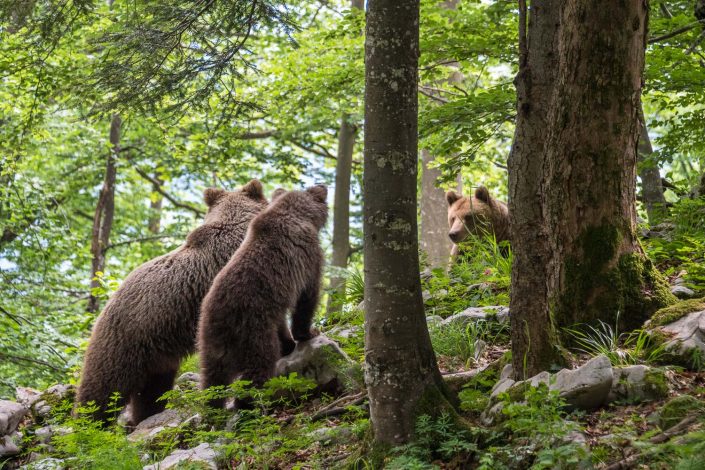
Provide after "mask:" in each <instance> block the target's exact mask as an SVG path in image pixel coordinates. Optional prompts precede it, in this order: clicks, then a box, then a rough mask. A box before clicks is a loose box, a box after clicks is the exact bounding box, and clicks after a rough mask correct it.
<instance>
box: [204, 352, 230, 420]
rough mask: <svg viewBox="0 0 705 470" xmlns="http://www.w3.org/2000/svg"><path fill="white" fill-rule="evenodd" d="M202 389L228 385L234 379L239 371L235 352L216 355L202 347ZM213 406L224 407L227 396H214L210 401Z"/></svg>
mask: <svg viewBox="0 0 705 470" xmlns="http://www.w3.org/2000/svg"><path fill="white" fill-rule="evenodd" d="M200 354H201V372H200V374H201V389H202V390H206V389H207V388H210V387H216V386H227V385H230V383H231V382H232V381H233V377H234V375H235V373H236V371H237V362H236V358H235V357H233V356H234V355H233V354H228V353H226V354H224V355H222V356H216V355H214V354H210V351H208V350H206V349H205V348H202V349H201V353H200ZM208 404H209V405H210V406H212V407H213V408H223V407H224V406H225V398H213V399H211V400H209V401H208Z"/></svg>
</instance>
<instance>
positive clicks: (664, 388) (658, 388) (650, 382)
mask: <svg viewBox="0 0 705 470" xmlns="http://www.w3.org/2000/svg"><path fill="white" fill-rule="evenodd" d="M644 384H645V385H646V387H647V389H648V391H649V392H650V395H651V396H652V397H654V398H655V399H658V398H666V397H667V396H668V392H669V389H668V383H666V375H665V374H664V373H663V371H662V370H658V369H651V370H649V371H647V372H646V374H645V375H644Z"/></svg>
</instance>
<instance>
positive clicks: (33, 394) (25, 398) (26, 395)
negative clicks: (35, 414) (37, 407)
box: [15, 387, 42, 409]
mask: <svg viewBox="0 0 705 470" xmlns="http://www.w3.org/2000/svg"><path fill="white" fill-rule="evenodd" d="M15 398H16V399H17V403H20V404H21V405H23V406H24V407H25V408H27V409H30V408H32V405H34V404H35V403H36V402H38V401H39V400H40V399H41V398H42V392H40V391H39V390H35V389H33V388H29V387H17V388H16V389H15Z"/></svg>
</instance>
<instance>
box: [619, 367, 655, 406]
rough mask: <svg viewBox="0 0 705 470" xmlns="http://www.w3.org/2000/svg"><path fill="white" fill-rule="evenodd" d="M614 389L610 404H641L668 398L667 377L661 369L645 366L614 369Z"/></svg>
mask: <svg viewBox="0 0 705 470" xmlns="http://www.w3.org/2000/svg"><path fill="white" fill-rule="evenodd" d="M612 372H613V379H612V389H611V390H610V393H609V395H608V396H607V401H608V402H610V403H611V402H613V401H617V400H619V401H627V402H629V403H640V402H645V401H653V400H660V399H662V398H665V397H667V396H668V385H667V382H666V376H665V374H664V373H663V371H662V370H660V369H654V368H652V367H649V366H645V365H635V366H628V367H615V368H613V369H612Z"/></svg>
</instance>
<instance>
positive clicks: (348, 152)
mask: <svg viewBox="0 0 705 470" xmlns="http://www.w3.org/2000/svg"><path fill="white" fill-rule="evenodd" d="M356 135H357V127H356V126H355V125H354V124H352V123H351V122H350V116H348V115H347V114H343V115H342V117H341V118H340V131H339V132H338V160H337V162H336V164H335V196H334V197H335V200H334V205H333V256H332V259H331V266H333V267H334V268H337V269H339V270H343V269H345V268H347V267H348V256H350V176H351V174H352V158H353V148H354V147H355V137H356ZM330 289H331V290H330V294H329V295H328V309H327V310H328V313H329V314H330V313H334V312H338V311H340V310H341V309H342V306H343V304H344V303H345V277H344V276H341V275H340V273H337V272H335V271H334V272H333V274H332V275H331V278H330Z"/></svg>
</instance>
